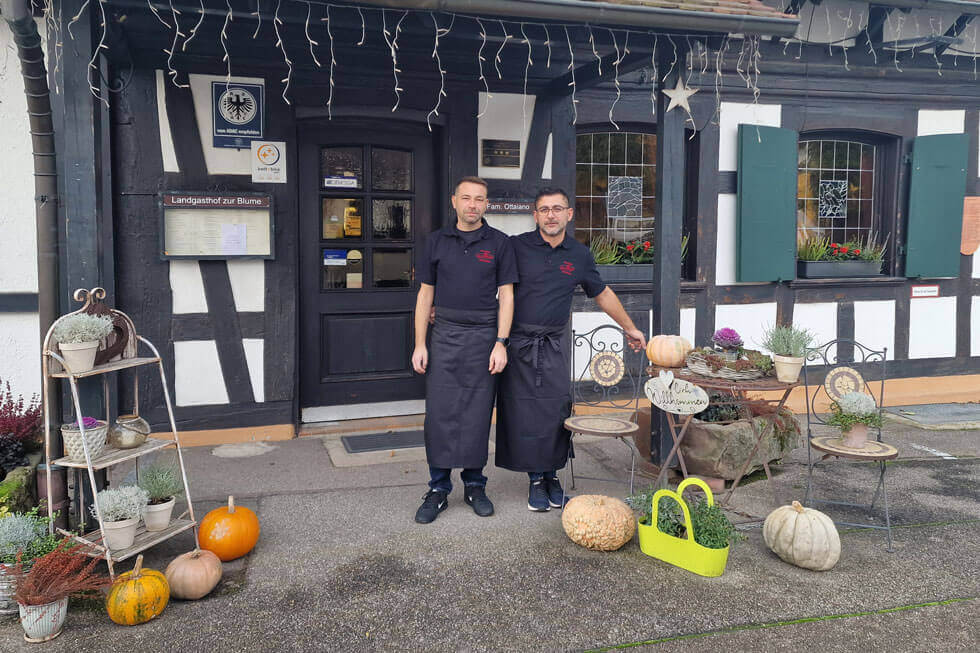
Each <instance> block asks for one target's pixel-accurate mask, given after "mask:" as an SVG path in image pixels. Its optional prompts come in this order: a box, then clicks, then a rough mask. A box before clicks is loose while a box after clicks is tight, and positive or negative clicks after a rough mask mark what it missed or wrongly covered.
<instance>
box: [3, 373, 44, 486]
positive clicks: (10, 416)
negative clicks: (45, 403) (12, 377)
mask: <svg viewBox="0 0 980 653" xmlns="http://www.w3.org/2000/svg"><path fill="white" fill-rule="evenodd" d="M40 425H41V404H40V402H39V401H38V398H37V395H34V396H33V397H31V398H30V400H29V401H24V398H23V397H22V396H20V395H17V396H16V397H15V396H14V393H13V392H12V391H11V389H10V383H9V382H8V383H5V384H3V386H2V387H0V480H2V479H3V477H4V476H5V475H6V474H7V473H8V472H9V471H10V470H12V469H14V468H16V467H20V466H22V465H26V464H28V461H27V454H29V453H31V452H32V451H35V450H37V449H38V448H39V447H40V446H41V442H40V438H39V437H38V427H39V426H40Z"/></svg>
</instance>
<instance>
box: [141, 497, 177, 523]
mask: <svg viewBox="0 0 980 653" xmlns="http://www.w3.org/2000/svg"><path fill="white" fill-rule="evenodd" d="M174 503H175V500H174V498H173V497H170V501H167V502H166V503H157V504H152V503H151V504H148V505H147V506H146V507H145V508H143V523H144V524H146V530H148V531H162V530H164V529H165V528H166V527H167V526H169V525H170V515H171V513H173V511H174Z"/></svg>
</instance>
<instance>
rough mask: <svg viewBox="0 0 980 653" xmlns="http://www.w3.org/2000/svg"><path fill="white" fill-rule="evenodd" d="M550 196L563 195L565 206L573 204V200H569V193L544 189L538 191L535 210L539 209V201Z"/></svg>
mask: <svg viewBox="0 0 980 653" xmlns="http://www.w3.org/2000/svg"><path fill="white" fill-rule="evenodd" d="M548 195H561V196H562V197H564V198H565V204H571V200H569V199H568V193H566V192H565V191H563V190H562V189H561V188H547V187H545V188H542V189H541V190H539V191H538V194H537V195H535V196H534V208H538V200H539V199H541V198H542V197H546V196H548Z"/></svg>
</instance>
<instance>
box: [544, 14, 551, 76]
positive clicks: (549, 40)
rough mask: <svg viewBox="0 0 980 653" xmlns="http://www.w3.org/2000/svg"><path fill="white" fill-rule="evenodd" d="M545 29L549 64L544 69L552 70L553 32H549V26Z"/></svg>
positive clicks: (545, 26)
mask: <svg viewBox="0 0 980 653" xmlns="http://www.w3.org/2000/svg"><path fill="white" fill-rule="evenodd" d="M543 27H544V44H545V45H546V46H548V62H547V63H546V64H545V66H544V67H545V68H548V69H550V68H551V32H549V31H548V26H547V25H543Z"/></svg>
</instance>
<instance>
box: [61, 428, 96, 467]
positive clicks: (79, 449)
mask: <svg viewBox="0 0 980 653" xmlns="http://www.w3.org/2000/svg"><path fill="white" fill-rule="evenodd" d="M82 429H84V431H85V432H84V434H83V433H82ZM107 430H108V424H106V423H105V422H103V421H102V420H98V419H95V418H94V417H82V418H81V419H79V420H78V421H76V422H69V423H67V424H62V425H61V441H62V442H63V444H64V447H65V454H66V455H67V456H68V457H69V458H71V460H72V462H76V463H83V462H85V449H84V448H83V445H82V440H83V438H84V440H85V444H86V445H88V455H89V457H90V458H93V459H94V458H96V457H98V456H99V455H100V454H101V453H102V451H103V450H104V449H105V443H106V432H107Z"/></svg>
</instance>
